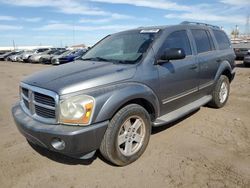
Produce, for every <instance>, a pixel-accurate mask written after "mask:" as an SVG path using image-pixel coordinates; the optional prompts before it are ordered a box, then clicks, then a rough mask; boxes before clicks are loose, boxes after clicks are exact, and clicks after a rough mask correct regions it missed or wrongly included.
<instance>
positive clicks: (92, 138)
mask: <svg viewBox="0 0 250 188" xmlns="http://www.w3.org/2000/svg"><path fill="white" fill-rule="evenodd" d="M12 114H13V117H14V120H15V123H16V125H17V128H18V129H19V131H20V132H21V133H22V134H23V135H24V136H25V137H26V139H27V140H29V141H30V142H32V143H33V144H36V145H40V146H42V147H44V148H47V149H48V150H52V151H55V152H59V153H61V154H64V155H67V156H70V157H74V158H84V157H85V156H86V155H88V154H89V153H91V152H93V151H95V150H97V149H98V148H99V147H100V145H101V141H102V139H103V136H104V134H105V131H106V129H107V126H108V121H105V122H102V123H98V124H93V125H89V126H87V127H79V126H65V125H52V124H44V123H41V122H39V121H37V120H34V119H32V118H31V117H30V116H28V115H27V114H26V113H25V112H24V111H23V110H22V108H21V106H20V105H19V104H17V105H15V106H14V107H13V108H12ZM55 139H60V140H63V141H64V143H65V148H64V149H62V150H57V149H55V148H54V147H53V146H52V141H53V140H55Z"/></svg>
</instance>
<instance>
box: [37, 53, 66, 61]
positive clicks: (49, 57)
mask: <svg viewBox="0 0 250 188" xmlns="http://www.w3.org/2000/svg"><path fill="white" fill-rule="evenodd" d="M64 52H66V50H65V49H64V50H56V51H54V52H51V53H48V54H45V55H42V56H41V57H40V59H39V62H40V63H43V64H51V59H52V58H53V57H56V56H59V55H61V54H63V53H64Z"/></svg>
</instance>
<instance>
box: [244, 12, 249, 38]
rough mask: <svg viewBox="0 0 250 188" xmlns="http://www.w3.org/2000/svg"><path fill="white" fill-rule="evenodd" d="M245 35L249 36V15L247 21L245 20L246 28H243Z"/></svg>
mask: <svg viewBox="0 0 250 188" xmlns="http://www.w3.org/2000/svg"><path fill="white" fill-rule="evenodd" d="M245 27H246V28H245V34H246V36H248V35H250V14H249V13H248V15H247V19H246V26H245Z"/></svg>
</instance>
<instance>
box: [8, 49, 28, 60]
mask: <svg viewBox="0 0 250 188" xmlns="http://www.w3.org/2000/svg"><path fill="white" fill-rule="evenodd" d="M23 52H24V51H19V52H18V53H16V54H13V55H11V56H9V57H8V59H9V60H10V61H13V62H14V61H17V57H19V56H21V55H22V54H23Z"/></svg>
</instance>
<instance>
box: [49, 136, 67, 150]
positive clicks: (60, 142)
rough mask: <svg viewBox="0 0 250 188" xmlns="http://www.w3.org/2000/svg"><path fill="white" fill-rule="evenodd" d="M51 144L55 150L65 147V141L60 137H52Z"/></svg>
mask: <svg viewBox="0 0 250 188" xmlns="http://www.w3.org/2000/svg"><path fill="white" fill-rule="evenodd" d="M51 145H52V146H53V148H55V149H56V150H63V149H64V148H65V142H64V141H63V140H61V139H60V138H53V140H52V142H51Z"/></svg>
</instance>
